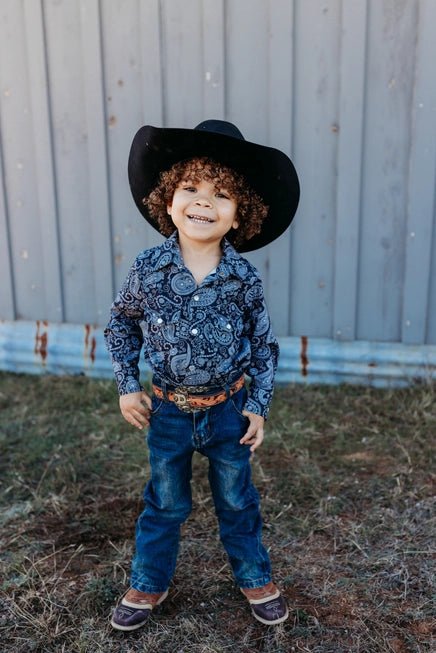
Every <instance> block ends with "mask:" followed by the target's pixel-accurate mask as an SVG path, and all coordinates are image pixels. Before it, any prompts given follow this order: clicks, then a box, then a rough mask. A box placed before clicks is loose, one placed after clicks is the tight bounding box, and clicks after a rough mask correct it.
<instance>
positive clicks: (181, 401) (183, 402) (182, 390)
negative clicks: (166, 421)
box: [174, 385, 195, 413]
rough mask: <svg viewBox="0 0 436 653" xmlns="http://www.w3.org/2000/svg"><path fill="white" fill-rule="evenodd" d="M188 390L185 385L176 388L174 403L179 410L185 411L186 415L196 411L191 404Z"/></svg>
mask: <svg viewBox="0 0 436 653" xmlns="http://www.w3.org/2000/svg"><path fill="white" fill-rule="evenodd" d="M188 397H189V393H188V388H187V387H186V386H183V385H178V386H176V387H175V388H174V403H175V404H176V406H177V408H179V409H180V410H183V412H185V413H192V412H193V411H194V410H195V409H194V408H192V407H191V405H190V403H189V398H188Z"/></svg>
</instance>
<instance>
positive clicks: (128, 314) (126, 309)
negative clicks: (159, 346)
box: [104, 259, 144, 395]
mask: <svg viewBox="0 0 436 653" xmlns="http://www.w3.org/2000/svg"><path fill="white" fill-rule="evenodd" d="M139 267H140V262H139V260H138V259H137V260H136V262H135V264H134V265H133V266H132V268H131V270H130V273H129V276H128V277H127V279H126V281H125V283H124V285H123V287H122V289H121V290H120V292H119V294H118V296H117V298H116V299H115V301H114V303H113V304H112V307H111V317H110V320H109V323H108V325H107V327H106V329H105V332H104V337H105V342H106V346H107V348H108V350H109V353H110V355H111V358H112V366H113V369H114V373H115V379H116V382H117V385H118V391H119V393H120V395H124V394H128V393H130V392H138V391H140V390H141V389H142V387H141V384H140V383H139V357H140V354H141V348H142V345H143V341H144V339H143V335H142V329H141V321H142V319H143V310H142V308H141V284H140V281H139V275H138V268H139Z"/></svg>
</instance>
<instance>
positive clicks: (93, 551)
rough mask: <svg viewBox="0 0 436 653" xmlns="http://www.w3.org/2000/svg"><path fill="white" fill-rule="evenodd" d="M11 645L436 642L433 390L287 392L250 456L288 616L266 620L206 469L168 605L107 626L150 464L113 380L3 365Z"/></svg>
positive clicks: (384, 645)
mask: <svg viewBox="0 0 436 653" xmlns="http://www.w3.org/2000/svg"><path fill="white" fill-rule="evenodd" d="M0 413H1V422H0V545H1V551H2V553H1V571H0V591H1V598H2V601H1V603H0V637H1V640H2V644H1V646H0V648H1V650H2V651H5V652H6V651H11V652H12V651H13V652H14V653H28V652H29V651H37V652H41V653H50V652H53V653H54V652H60V651H64V652H66V653H76V652H77V653H79V652H80V653H115V652H117V653H119V652H124V653H133V652H137V651H138V652H139V651H147V652H148V653H154V652H156V653H158V652H159V653H209V652H210V653H212V652H214V653H215V652H216V653H221V652H223V651H227V650H229V651H230V650H232V651H233V652H242V651H246V652H248V653H255V652H269V653H280V652H282V653H289V652H292V651H306V652H310V653H327V652H329V653H330V652H331V653H389V652H393V653H403V652H409V651H410V652H416V653H421V652H424V651H429V652H430V651H433V650H435V642H434V639H432V638H433V637H434V632H435V626H436V624H435V607H434V606H435V598H436V592H435V585H434V573H435V557H434V547H435V523H434V519H435V517H434V515H435V510H434V507H435V500H434V488H433V484H434V479H435V467H434V436H435V433H436V401H435V388H434V387H433V386H431V385H420V386H416V387H413V388H407V389H398V390H380V389H371V388H366V387H358V386H340V387H328V386H316V387H315V386H313V387H312V386H303V385H299V386H294V385H293V386H288V387H284V388H280V389H278V390H277V392H276V395H275V398H274V403H273V407H272V411H271V417H270V419H269V421H268V423H267V436H266V441H265V443H264V445H263V446H262V448H261V449H260V450H259V451H258V452H256V454H255V456H254V457H253V474H254V480H255V483H256V485H257V487H258V489H259V491H260V493H261V496H262V509H263V516H264V541H265V544H266V545H267V547H268V548H269V550H270V553H271V558H272V561H273V566H274V571H275V578H276V580H277V582H278V584H279V585H280V586H281V588H282V590H283V593H284V595H285V596H286V597H287V599H288V602H289V605H290V608H291V616H290V619H289V620H288V621H287V622H285V623H284V624H280V625H279V626H276V627H270V628H268V627H265V626H262V625H261V624H259V623H258V622H256V621H254V620H253V619H252V618H251V616H250V611H249V608H248V606H247V605H246V603H245V600H244V598H243V597H242V595H241V593H240V592H239V590H238V588H237V587H236V586H235V583H234V581H233V578H232V575H231V572H230V569H229V567H228V564H227V561H226V557H225V554H224V552H223V550H222V548H221V545H220V543H219V540H218V534H217V524H216V519H215V515H214V511H213V505H212V501H211V498H210V493H209V490H208V484H207V461H205V460H204V459H203V458H201V457H200V456H198V457H195V459H194V481H193V493H194V509H193V512H192V514H191V517H190V518H189V520H188V521H187V523H186V524H185V526H184V533H183V539H182V543H181V549H180V556H179V564H178V567H177V570H176V575H175V577H174V580H173V583H172V586H171V591H170V595H169V598H168V599H167V601H165V603H163V604H162V606H160V607H159V608H157V609H156V610H155V611H154V612H153V615H152V617H151V618H150V622H149V624H148V625H147V626H146V627H144V628H143V629H142V630H139V631H137V632H135V633H130V634H122V633H119V632H116V631H113V630H112V629H111V627H110V626H109V617H110V614H111V611H112V609H113V607H114V605H115V603H116V601H117V598H118V596H119V595H120V594H121V593H122V592H123V591H124V590H125V588H126V587H127V586H128V575H129V566H130V559H131V556H132V552H133V544H134V525H135V519H136V517H137V516H138V514H139V512H140V511H141V509H142V499H141V494H142V489H143V486H144V484H145V482H146V479H147V474H148V462H147V451H146V447H145V444H144V434H143V433H141V432H139V431H137V430H135V429H133V428H132V427H130V426H129V425H128V424H127V423H125V422H124V421H123V419H122V417H121V416H120V415H119V411H118V399H117V394H116V389H115V385H114V383H113V382H109V381H95V380H90V379H86V378H83V377H75V378H69V377H54V376H42V377H35V376H26V375H13V374H6V373H0Z"/></svg>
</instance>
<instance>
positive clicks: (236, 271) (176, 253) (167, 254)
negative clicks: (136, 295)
mask: <svg viewBox="0 0 436 653" xmlns="http://www.w3.org/2000/svg"><path fill="white" fill-rule="evenodd" d="M159 250H160V256H158V257H157V258H156V259H155V262H154V266H153V268H154V271H156V270H160V269H162V268H164V267H167V266H168V265H170V264H174V265H177V266H180V265H183V259H182V255H181V253H180V247H179V241H178V235H177V231H175V232H174V233H173V234H171V236H169V238H167V239H166V241H165V242H164V243H163V244H162V245H160V247H159ZM242 260H243V259H242V257H241V255H240V254H238V252H237V251H236V250H235V248H234V247H233V245H231V243H229V241H228V240H227V239H226V238H224V241H223V255H222V258H221V261H220V263H219V265H218V267H217V273H218V274H219V276H220V277H221V278H228V277H230V276H236V277H238V278H239V279H244V277H245V274H244V272H245V270H243V269H241V261H242Z"/></svg>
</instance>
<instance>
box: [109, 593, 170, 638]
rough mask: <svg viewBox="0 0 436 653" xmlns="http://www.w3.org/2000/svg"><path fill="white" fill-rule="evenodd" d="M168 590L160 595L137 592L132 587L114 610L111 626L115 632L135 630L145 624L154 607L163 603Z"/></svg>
mask: <svg viewBox="0 0 436 653" xmlns="http://www.w3.org/2000/svg"><path fill="white" fill-rule="evenodd" d="M167 596H168V590H166V592H162V593H161V594H149V593H148V592H139V591H138V590H135V589H133V588H132V587H131V588H130V589H129V590H128V592H127V593H126V594H125V595H124V597H123V598H122V599H121V601H120V603H119V604H118V605H117V607H116V608H115V612H114V615H113V617H112V621H111V625H112V626H113V628H116V629H117V630H136V629H137V628H140V627H141V626H143V625H144V624H145V622H146V621H147V619H148V617H149V616H150V614H151V611H152V610H153V608H154V607H155V606H156V605H159V604H160V603H162V601H165V599H166V598H167Z"/></svg>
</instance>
